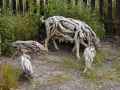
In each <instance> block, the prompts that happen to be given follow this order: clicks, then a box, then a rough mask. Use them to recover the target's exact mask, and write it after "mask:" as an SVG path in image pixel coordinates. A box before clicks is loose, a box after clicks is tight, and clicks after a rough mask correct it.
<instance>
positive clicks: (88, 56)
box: [83, 46, 96, 73]
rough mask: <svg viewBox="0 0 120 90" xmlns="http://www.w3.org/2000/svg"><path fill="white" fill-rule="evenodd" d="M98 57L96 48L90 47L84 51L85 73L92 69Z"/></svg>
mask: <svg viewBox="0 0 120 90" xmlns="http://www.w3.org/2000/svg"><path fill="white" fill-rule="evenodd" d="M95 55H96V50H95V47H94V46H89V47H87V48H85V50H84V54H83V57H84V60H85V69H84V71H83V72H84V73H85V72H86V71H87V70H88V69H92V63H93V61H94V58H95Z"/></svg>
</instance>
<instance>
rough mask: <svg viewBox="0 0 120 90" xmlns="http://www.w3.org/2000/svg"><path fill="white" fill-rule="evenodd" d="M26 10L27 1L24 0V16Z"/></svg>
mask: <svg viewBox="0 0 120 90" xmlns="http://www.w3.org/2000/svg"><path fill="white" fill-rule="evenodd" d="M25 10H26V0H23V15H25Z"/></svg>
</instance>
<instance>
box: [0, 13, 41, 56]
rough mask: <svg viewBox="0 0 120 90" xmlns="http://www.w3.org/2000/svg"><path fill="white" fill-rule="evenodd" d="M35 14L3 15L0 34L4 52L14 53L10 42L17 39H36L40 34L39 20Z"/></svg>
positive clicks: (0, 21) (0, 19)
mask: <svg viewBox="0 0 120 90" xmlns="http://www.w3.org/2000/svg"><path fill="white" fill-rule="evenodd" d="M38 20H39V19H38V18H37V17H35V16H27V15H26V16H1V17H0V34H1V38H2V39H1V40H2V43H1V46H2V54H5V55H8V54H9V53H12V52H11V51H12V50H11V48H10V46H9V45H10V43H11V42H12V41H15V40H30V39H35V38H36V36H37V34H38V27H39V25H38V24H39V22H38Z"/></svg>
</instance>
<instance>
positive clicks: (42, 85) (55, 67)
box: [0, 42, 120, 90]
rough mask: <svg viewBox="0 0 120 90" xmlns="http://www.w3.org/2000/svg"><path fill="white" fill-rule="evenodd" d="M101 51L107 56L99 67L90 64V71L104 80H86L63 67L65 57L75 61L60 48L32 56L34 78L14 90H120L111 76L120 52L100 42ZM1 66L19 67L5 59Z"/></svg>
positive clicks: (83, 76)
mask: <svg viewBox="0 0 120 90" xmlns="http://www.w3.org/2000/svg"><path fill="white" fill-rule="evenodd" d="M101 49H102V50H104V51H106V52H109V53H110V54H109V56H108V57H106V58H105V59H106V60H105V61H103V62H102V64H100V65H99V66H97V65H93V68H94V70H95V72H96V73H97V75H98V76H100V75H103V76H105V78H97V79H96V78H94V77H93V79H91V78H92V76H91V77H90V79H89V78H87V77H86V75H85V74H83V73H82V70H79V69H75V68H74V67H73V68H68V67H67V68H66V67H64V66H65V65H63V64H65V63H63V62H64V60H65V59H66V58H68V57H69V59H70V60H72V61H73V62H78V61H77V60H76V59H75V57H74V55H73V54H72V53H71V52H70V51H65V50H63V49H61V50H60V51H50V52H49V53H48V54H46V55H40V56H34V57H33V59H32V65H33V69H34V75H33V76H34V78H33V79H32V80H31V82H27V81H22V82H20V85H19V87H18V89H17V90H120V82H119V80H117V79H119V78H116V76H115V75H118V74H115V75H114V74H113V73H114V69H115V68H114V67H113V60H114V59H115V58H118V60H119V57H120V56H119V55H120V51H119V50H118V47H116V46H115V45H113V44H111V43H109V42H104V43H102V47H101ZM69 59H68V60H69ZM119 61H120V60H119ZM0 63H9V64H11V65H13V66H14V67H18V68H19V66H18V65H19V63H18V61H16V60H12V59H10V58H7V57H0ZM83 66H84V65H83ZM112 75H113V76H112ZM93 76H94V75H93ZM108 76H111V77H108ZM114 78H115V79H114Z"/></svg>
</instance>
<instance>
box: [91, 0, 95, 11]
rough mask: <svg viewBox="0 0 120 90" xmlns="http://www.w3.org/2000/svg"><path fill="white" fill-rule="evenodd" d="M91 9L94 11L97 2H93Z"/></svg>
mask: <svg viewBox="0 0 120 90" xmlns="http://www.w3.org/2000/svg"><path fill="white" fill-rule="evenodd" d="M91 9H92V10H94V9H95V0H91Z"/></svg>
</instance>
